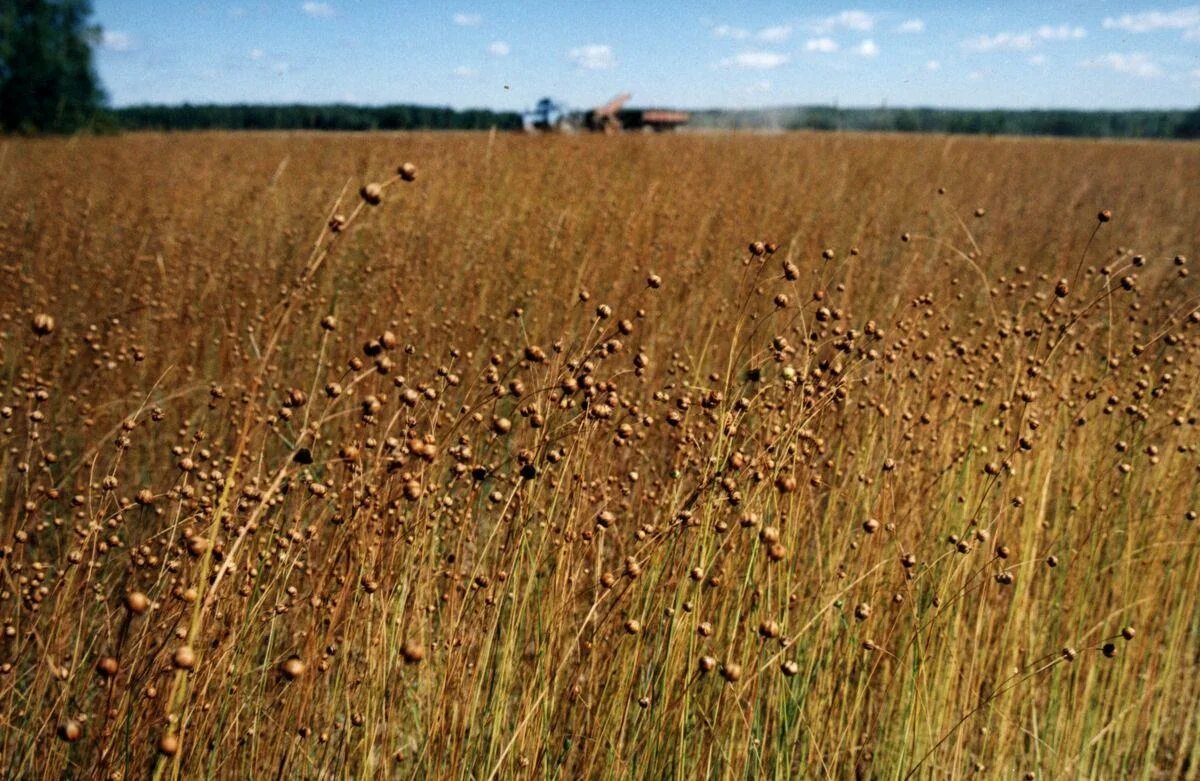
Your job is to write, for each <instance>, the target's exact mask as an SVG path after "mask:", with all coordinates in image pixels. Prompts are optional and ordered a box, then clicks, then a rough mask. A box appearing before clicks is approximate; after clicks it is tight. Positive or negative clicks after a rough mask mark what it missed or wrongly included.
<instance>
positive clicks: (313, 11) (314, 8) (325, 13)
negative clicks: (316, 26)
mask: <svg viewBox="0 0 1200 781" xmlns="http://www.w3.org/2000/svg"><path fill="white" fill-rule="evenodd" d="M300 10H301V11H303V12H304V13H306V14H308V15H309V16H314V17H316V18H318V19H328V18H329V17H331V16H333V6H331V5H330V4H329V3H318V2H315V0H308V2H305V3H301V4H300Z"/></svg>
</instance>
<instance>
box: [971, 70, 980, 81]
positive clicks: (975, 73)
mask: <svg viewBox="0 0 1200 781" xmlns="http://www.w3.org/2000/svg"><path fill="white" fill-rule="evenodd" d="M967 78H968V79H970V80H971V81H979V80H980V79H982V78H983V71H971V72H970V73H968V74H967Z"/></svg>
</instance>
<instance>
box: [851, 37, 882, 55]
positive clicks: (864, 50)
mask: <svg viewBox="0 0 1200 781" xmlns="http://www.w3.org/2000/svg"><path fill="white" fill-rule="evenodd" d="M854 53H855V54H857V55H858V56H859V57H876V56H878V55H879V46H877V45H876V44H875V41H873V40H871V39H870V38H867V39H866V40H864V41H863V42H862V43H860V44H859V45H858V46H855V47H854Z"/></svg>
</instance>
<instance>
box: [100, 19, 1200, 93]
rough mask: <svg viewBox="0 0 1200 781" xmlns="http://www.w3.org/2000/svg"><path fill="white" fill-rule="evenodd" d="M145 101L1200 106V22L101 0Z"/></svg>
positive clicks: (122, 78)
mask: <svg viewBox="0 0 1200 781" xmlns="http://www.w3.org/2000/svg"><path fill="white" fill-rule="evenodd" d="M95 9H96V21H97V22H99V23H100V24H101V25H102V26H103V28H104V30H105V33H104V40H103V43H102V46H101V50H100V52H99V55H98V65H99V70H100V74H101V77H102V78H103V80H104V83H105V86H106V88H107V89H108V92H109V94H110V96H111V98H112V101H113V103H114V104H115V105H128V104H132V103H142V102H156V103H157V102H165V103H177V102H182V101H191V102H233V101H253V102H292V101H300V102H329V101H350V102H358V103H371V104H378V103H396V102H404V103H424V104H436V105H451V106H455V107H459V108H462V107H469V106H478V107H489V108H498V109H522V108H527V107H529V106H532V105H533V103H534V102H535V101H536V100H537V99H538V98H539V97H542V96H543V95H552V96H554V97H556V98H559V99H562V100H565V101H567V102H568V103H569V104H571V105H574V106H589V105H593V104H595V103H599V102H603V101H604V100H606V99H607V98H608V97H610V96H611V95H613V94H614V93H616V92H621V91H629V92H632V93H633V94H634V100H633V103H634V104H636V105H667V106H679V107H687V108H698V107H708V106H723V107H748V106H771V105H790V104H798V103H829V102H834V101H836V102H837V103H839V104H841V105H844V106H877V105H880V104H883V103H886V104H887V105H891V106H917V105H921V106H950V107H976V108H978V107H1011V108H1047V107H1070V108H1165V107H1194V106H1197V105H1200V5H1177V4H1171V3H1167V4H1161V3H1157V2H1153V0H1151V2H1135V1H1133V0H1114V1H1112V2H1109V1H1108V0H1091V1H1090V2H1058V3H1055V2H1026V1H1025V0H1021V1H1020V2H1006V3H991V4H981V3H973V2H970V0H963V1H962V2H957V3H933V2H913V3H894V2H893V3H887V4H868V3H849V4H846V3H836V2H757V3H747V2H729V1H727V0H721V1H719V0H705V1H702V2H674V1H673V0H655V1H654V2H644V1H643V2H611V1H609V0H561V1H560V2H548V1H531V2H521V3H515V2H493V1H491V0H461V2H459V1H458V0H449V1H448V2H431V1H416V0H414V1H410V2H402V1H401V0H353V1H352V0H95Z"/></svg>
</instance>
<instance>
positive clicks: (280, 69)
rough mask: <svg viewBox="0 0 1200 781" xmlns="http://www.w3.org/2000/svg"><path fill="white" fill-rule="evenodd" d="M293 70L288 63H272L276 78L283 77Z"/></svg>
mask: <svg viewBox="0 0 1200 781" xmlns="http://www.w3.org/2000/svg"><path fill="white" fill-rule="evenodd" d="M291 69H292V66H291V65H289V64H288V63H286V62H275V63H271V70H272V71H273V72H274V73H275V75H276V76H282V75H284V74H285V73H287V72H288V71H290V70H291Z"/></svg>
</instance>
